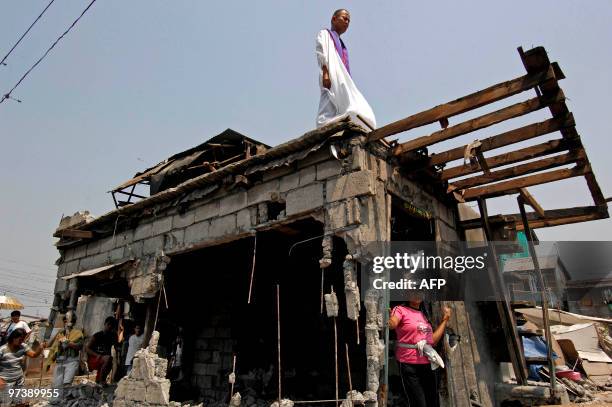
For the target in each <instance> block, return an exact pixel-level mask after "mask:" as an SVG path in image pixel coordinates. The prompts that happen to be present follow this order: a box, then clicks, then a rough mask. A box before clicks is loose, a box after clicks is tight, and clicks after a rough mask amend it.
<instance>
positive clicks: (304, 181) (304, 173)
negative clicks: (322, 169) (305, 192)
mask: <svg viewBox="0 0 612 407" xmlns="http://www.w3.org/2000/svg"><path fill="white" fill-rule="evenodd" d="M299 175H300V186H301V187H302V186H305V185H308V184H312V183H313V182H314V181H315V179H316V178H317V167H316V166H314V165H311V166H310V167H306V168H303V169H301V170H300V172H299Z"/></svg>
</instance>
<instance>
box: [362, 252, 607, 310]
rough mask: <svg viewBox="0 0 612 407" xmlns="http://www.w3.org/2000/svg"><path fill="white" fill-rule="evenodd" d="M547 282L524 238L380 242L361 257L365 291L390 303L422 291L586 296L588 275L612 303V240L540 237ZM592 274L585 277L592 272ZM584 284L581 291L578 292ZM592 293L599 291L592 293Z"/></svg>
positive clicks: (495, 297)
mask: <svg viewBox="0 0 612 407" xmlns="http://www.w3.org/2000/svg"><path fill="white" fill-rule="evenodd" d="M535 250H536V257H537V259H538V263H539V265H540V270H541V273H542V277H543V279H544V286H542V284H541V279H540V277H539V275H538V273H537V272H536V268H535V267H534V262H533V260H532V257H531V255H530V253H529V249H528V245H527V242H526V241H525V240H517V241H514V242H506V241H504V242H492V243H491V244H490V245H487V244H485V243H468V242H390V243H381V242H375V243H371V244H369V245H367V246H366V250H365V251H364V255H363V256H361V258H360V263H361V265H360V269H361V284H360V286H361V289H362V293H363V294H365V292H367V291H368V290H371V289H374V290H383V291H386V292H388V293H389V295H390V299H391V301H405V300H406V298H407V295H409V293H411V292H412V293H415V292H418V294H419V295H420V296H422V297H423V299H425V300H430V301H499V300H502V299H504V298H506V299H509V300H512V301H533V302H536V303H537V302H539V301H540V300H541V295H542V293H545V295H547V296H548V301H549V303H552V304H562V303H564V302H565V303H567V302H568V301H580V300H581V298H582V297H584V296H585V295H590V294H593V293H592V292H589V290H588V287H589V286H588V285H587V287H586V289H585V284H577V283H576V282H577V281H582V280H584V279H585V278H587V277H588V280H589V284H591V283H592V284H591V285H592V286H593V290H599V289H600V288H602V287H604V286H605V284H604V285H602V282H606V281H609V282H610V284H609V287H608V289H607V291H606V289H605V287H604V289H603V290H601V291H602V292H601V293H599V292H598V293H596V294H594V295H595V297H596V301H600V299H599V297H601V301H603V302H604V303H605V302H606V301H611V302H612V274H611V272H612V242H537V243H536V245H535ZM585 276H586V277H585ZM578 287H580V290H579V289H578ZM591 291H592V290H591Z"/></svg>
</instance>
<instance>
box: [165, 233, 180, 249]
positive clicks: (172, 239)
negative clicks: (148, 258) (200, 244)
mask: <svg viewBox="0 0 612 407" xmlns="http://www.w3.org/2000/svg"><path fill="white" fill-rule="evenodd" d="M164 237H165V240H164V250H165V251H172V250H176V249H177V248H179V247H182V246H183V245H184V243H185V229H175V230H172V231H170V232H168V233H166V234H165V235H164Z"/></svg>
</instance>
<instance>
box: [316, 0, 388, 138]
mask: <svg viewBox="0 0 612 407" xmlns="http://www.w3.org/2000/svg"><path fill="white" fill-rule="evenodd" d="M350 21H351V15H350V14H349V12H348V11H347V10H346V9H340V10H336V11H335V12H334V14H333V16H332V19H331V28H330V29H323V30H321V31H319V33H318V35H317V41H316V55H317V61H318V63H319V87H320V90H321V98H320V100H319V112H318V114H317V127H321V126H324V125H326V124H329V123H332V122H336V121H339V120H342V119H346V118H349V119H350V120H352V121H353V122H355V123H358V124H360V122H361V123H363V124H365V126H367V127H368V128H370V129H375V128H376V117H375V116H374V112H373V111H372V108H371V107H370V105H369V104H368V102H367V101H366V100H365V98H364V97H363V95H362V94H361V92H360V91H359V89H357V86H356V85H355V82H353V78H352V77H351V68H350V66H349V57H348V49H347V47H346V45H345V44H344V41H343V40H342V39H341V38H340V36H341V35H342V34H344V33H345V32H346V30H348V27H349V24H350Z"/></svg>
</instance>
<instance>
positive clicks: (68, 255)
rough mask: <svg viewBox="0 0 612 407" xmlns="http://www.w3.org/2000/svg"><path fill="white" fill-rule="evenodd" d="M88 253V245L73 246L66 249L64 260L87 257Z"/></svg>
mask: <svg viewBox="0 0 612 407" xmlns="http://www.w3.org/2000/svg"><path fill="white" fill-rule="evenodd" d="M86 254H87V245H86V244H83V245H80V246H76V247H71V248H69V249H66V250H65V251H64V261H70V260H76V259H80V258H81V257H85V255H86Z"/></svg>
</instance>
